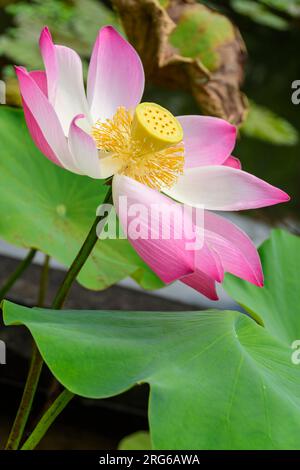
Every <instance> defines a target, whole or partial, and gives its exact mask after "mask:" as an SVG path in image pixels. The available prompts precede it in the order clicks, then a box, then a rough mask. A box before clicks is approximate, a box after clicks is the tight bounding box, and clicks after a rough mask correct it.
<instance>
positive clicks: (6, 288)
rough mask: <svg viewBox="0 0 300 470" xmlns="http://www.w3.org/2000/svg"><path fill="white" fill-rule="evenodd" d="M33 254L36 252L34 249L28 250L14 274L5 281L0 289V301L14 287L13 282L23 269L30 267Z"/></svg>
mask: <svg viewBox="0 0 300 470" xmlns="http://www.w3.org/2000/svg"><path fill="white" fill-rule="evenodd" d="M35 254H36V250H35V249H34V248H32V249H31V250H29V252H28V254H27V256H26V257H25V258H24V259H23V261H21V263H20V264H19V266H18V267H17V269H16V270H15V272H13V273H12V275H11V276H10V277H9V278H8V279H7V281H6V283H5V284H4V286H3V287H2V289H0V300H2V299H3V298H4V297H5V295H6V294H7V292H8V291H9V289H10V288H11V287H12V286H13V285H14V283H15V281H16V280H17V279H18V278H19V277H20V276H21V274H23V272H24V271H25V269H26V268H27V267H28V266H29V265H30V263H31V261H32V260H33V258H34V256H35Z"/></svg>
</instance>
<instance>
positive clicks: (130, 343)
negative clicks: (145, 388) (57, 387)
mask: <svg viewBox="0 0 300 470" xmlns="http://www.w3.org/2000/svg"><path fill="white" fill-rule="evenodd" d="M3 313H4V321H5V323H6V325H12V324H18V323H23V324H24V325H26V326H27V327H28V328H29V330H30V331H31V333H32V335H33V337H34V339H35V341H36V343H37V344H38V347H39V349H40V351H41V354H42V356H43V357H44V359H45V361H46V363H47V365H48V366H49V367H50V370H51V371H52V373H53V374H54V375H55V376H56V378H57V379H58V380H59V381H60V382H61V383H62V384H63V385H64V386H65V387H67V388H68V389H69V390H71V391H72V392H75V393H77V394H78V395H82V396H84V397H90V398H104V397H109V396H112V395H116V394H119V393H121V392H123V391H125V390H127V389H128V388H130V387H132V386H133V385H134V384H137V383H142V382H147V383H149V384H150V390H151V392H150V402H149V419H150V429H151V438H152V442H153V446H154V448H155V449H299V448H300V445H299V437H298V436H299V431H300V426H299V422H300V374H299V366H296V365H294V364H292V362H291V349H290V347H289V346H288V345H286V344H285V343H283V342H281V341H280V340H279V339H276V338H273V337H272V336H271V335H270V334H269V333H268V331H266V330H265V329H264V328H262V327H261V326H258V325H257V324H256V323H255V322H254V321H253V320H252V319H250V318H248V317H246V316H245V315H243V314H240V313H238V312H232V311H228V312H218V311H213V310H212V311H207V312H190V313H189V312H183V313H165V312H126V311H74V310H73V311H72V310H63V311H60V312H55V311H53V310H48V309H36V308H34V309H29V308H26V307H23V306H18V305H15V304H12V303H10V302H7V301H5V302H4V306H3ZM287 321H288V319H287Z"/></svg>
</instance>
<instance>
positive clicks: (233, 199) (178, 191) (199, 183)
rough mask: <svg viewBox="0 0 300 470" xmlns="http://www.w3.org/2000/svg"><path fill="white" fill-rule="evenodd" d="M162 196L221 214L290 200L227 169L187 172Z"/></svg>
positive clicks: (206, 168)
mask: <svg viewBox="0 0 300 470" xmlns="http://www.w3.org/2000/svg"><path fill="white" fill-rule="evenodd" d="M164 192H165V193H166V194H167V195H169V196H171V197H172V198H173V199H175V200H177V201H179V202H182V203H185V204H188V205H190V206H193V207H204V208H205V209H210V210H220V211H239V210H244V209H255V208H258V207H265V206H272V205H274V204H278V203H280V202H286V201H288V200H289V196H288V195H287V194H286V193H285V192H284V191H281V189H278V188H275V187H274V186H271V185H270V184H268V183H266V182H265V181H263V180H261V179H259V178H256V177H255V176H253V175H251V174H249V173H246V172H245V171H242V170H237V169H235V168H231V167H228V166H204V167H199V168H189V169H188V170H186V171H185V173H184V174H183V175H182V176H180V177H179V178H178V181H177V183H176V184H175V185H174V186H173V187H172V188H171V189H169V190H166V191H164Z"/></svg>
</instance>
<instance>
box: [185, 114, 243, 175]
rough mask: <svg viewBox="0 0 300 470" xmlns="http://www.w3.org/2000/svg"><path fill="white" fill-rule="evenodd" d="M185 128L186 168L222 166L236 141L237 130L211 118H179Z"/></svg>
mask: <svg viewBox="0 0 300 470" xmlns="http://www.w3.org/2000/svg"><path fill="white" fill-rule="evenodd" d="M177 119H178V120H179V121H180V124H181V125H182V128H183V135H184V137H183V141H184V147H185V167H186V168H194V167H199V166H205V165H222V164H223V162H224V161H225V160H226V159H227V158H228V157H229V156H230V154H231V152H232V150H233V148H234V146H235V141H236V128H235V127H234V126H232V125H231V124H229V122H227V121H224V120H223V119H219V118H215V117H209V116H179V117H178V118H177Z"/></svg>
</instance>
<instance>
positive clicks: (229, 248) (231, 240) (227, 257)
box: [204, 211, 263, 286]
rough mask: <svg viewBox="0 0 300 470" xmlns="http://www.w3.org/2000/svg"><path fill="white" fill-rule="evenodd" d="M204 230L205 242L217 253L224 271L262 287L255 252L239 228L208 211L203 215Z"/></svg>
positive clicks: (260, 271)
mask: <svg viewBox="0 0 300 470" xmlns="http://www.w3.org/2000/svg"><path fill="white" fill-rule="evenodd" d="M204 228H205V240H206V242H207V243H208V245H209V246H211V247H212V248H213V249H214V250H215V251H216V252H217V253H218V255H219V257H220V260H221V263H222V266H223V269H224V271H226V272H230V273H232V274H234V275H235V276H238V277H240V278H242V279H245V280H246V281H248V282H251V283H252V284H255V285H257V286H262V285H263V273H262V267H261V263H260V259H259V256H258V253H257V250H256V248H255V246H254V244H253V242H252V241H251V240H250V238H249V237H248V236H247V235H246V234H245V233H244V232H243V231H242V230H241V229H240V228H238V227H237V226H235V225H234V224H233V223H231V222H230V221H229V220H227V219H225V218H223V217H220V216H218V215H216V214H213V213H212V212H209V211H205V214H204Z"/></svg>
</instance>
